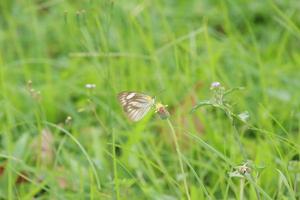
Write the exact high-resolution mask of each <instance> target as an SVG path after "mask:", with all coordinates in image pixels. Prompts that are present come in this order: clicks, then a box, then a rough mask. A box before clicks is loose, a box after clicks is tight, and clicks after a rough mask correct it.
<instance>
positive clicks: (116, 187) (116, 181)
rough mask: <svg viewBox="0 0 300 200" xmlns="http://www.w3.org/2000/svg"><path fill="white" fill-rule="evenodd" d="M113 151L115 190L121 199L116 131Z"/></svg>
mask: <svg viewBox="0 0 300 200" xmlns="http://www.w3.org/2000/svg"><path fill="white" fill-rule="evenodd" d="M112 142H113V144H112V148H113V149H112V152H113V167H114V182H115V191H116V195H117V200H119V199H120V190H119V179H118V170H117V157H116V141H115V133H114V132H113V133H112Z"/></svg>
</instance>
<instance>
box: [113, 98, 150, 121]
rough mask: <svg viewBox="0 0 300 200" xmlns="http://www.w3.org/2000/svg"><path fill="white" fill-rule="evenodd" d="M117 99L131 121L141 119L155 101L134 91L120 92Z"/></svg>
mask: <svg viewBox="0 0 300 200" xmlns="http://www.w3.org/2000/svg"><path fill="white" fill-rule="evenodd" d="M118 99H119V101H120V103H121V105H122V107H123V110H124V111H125V113H126V114H127V116H128V118H129V119H130V120H132V121H139V120H141V119H142V118H143V117H144V116H145V115H146V114H147V113H148V112H149V110H150V109H151V107H152V106H153V105H154V103H155V99H154V98H152V97H151V96H149V95H146V94H142V93H136V92H121V93H119V94H118Z"/></svg>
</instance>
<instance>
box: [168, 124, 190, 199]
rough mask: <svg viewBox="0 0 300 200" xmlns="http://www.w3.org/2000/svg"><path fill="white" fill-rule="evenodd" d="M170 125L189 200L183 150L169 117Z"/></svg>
mask: <svg viewBox="0 0 300 200" xmlns="http://www.w3.org/2000/svg"><path fill="white" fill-rule="evenodd" d="M167 122H168V125H169V127H170V129H171V133H172V137H173V140H174V143H175V148H176V152H177V156H178V161H179V165H180V170H181V174H182V175H183V184H184V189H185V193H186V197H187V199H188V200H190V199H191V197H190V194H189V189H188V185H187V181H186V177H185V172H184V167H183V162H182V158H181V151H180V148H179V145H178V139H177V136H176V133H175V129H174V127H173V125H172V123H171V121H170V120H169V119H167Z"/></svg>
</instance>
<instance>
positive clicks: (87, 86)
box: [85, 83, 96, 89]
mask: <svg viewBox="0 0 300 200" xmlns="http://www.w3.org/2000/svg"><path fill="white" fill-rule="evenodd" d="M95 87H96V84H91V83H88V84H85V88H87V89H94V88H95Z"/></svg>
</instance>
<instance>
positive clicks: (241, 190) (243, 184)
mask: <svg viewBox="0 0 300 200" xmlns="http://www.w3.org/2000/svg"><path fill="white" fill-rule="evenodd" d="M244 187H245V179H243V178H241V179H240V200H243V199H244Z"/></svg>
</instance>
